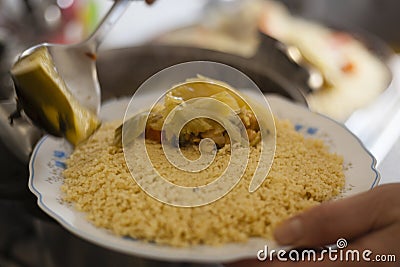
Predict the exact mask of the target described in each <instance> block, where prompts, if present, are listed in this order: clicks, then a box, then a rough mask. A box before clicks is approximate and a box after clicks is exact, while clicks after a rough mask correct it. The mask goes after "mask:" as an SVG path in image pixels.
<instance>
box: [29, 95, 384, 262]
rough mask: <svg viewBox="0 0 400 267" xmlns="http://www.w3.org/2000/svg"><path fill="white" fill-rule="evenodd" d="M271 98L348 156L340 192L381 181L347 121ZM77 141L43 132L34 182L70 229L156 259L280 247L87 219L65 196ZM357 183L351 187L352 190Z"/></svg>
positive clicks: (117, 110) (41, 200)
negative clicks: (190, 242) (134, 231)
mask: <svg viewBox="0 0 400 267" xmlns="http://www.w3.org/2000/svg"><path fill="white" fill-rule="evenodd" d="M269 102H270V105H271V108H272V110H273V112H274V114H275V116H277V117H279V118H285V119H289V120H290V121H291V122H292V123H293V124H294V125H295V127H296V130H298V131H299V132H301V133H302V134H304V135H305V136H306V137H316V138H321V139H323V140H325V141H326V142H327V143H328V144H329V146H330V147H331V151H332V152H336V153H338V154H340V155H343V156H344V161H345V162H344V164H345V166H348V168H346V170H345V177H346V187H345V190H344V191H343V193H342V194H341V196H340V197H347V196H351V195H354V194H356V193H359V192H363V191H366V190H369V189H371V188H372V187H374V186H375V185H377V184H378V181H379V174H378V172H377V171H376V169H375V163H376V161H375V159H374V157H373V156H372V155H371V154H370V153H369V152H368V151H367V150H366V149H365V148H364V146H363V145H362V144H361V142H360V141H359V140H358V139H357V138H356V137H355V136H354V135H353V134H352V133H350V132H349V131H348V130H347V129H346V128H344V126H342V125H340V124H338V123H336V122H334V121H332V120H330V119H328V118H326V117H324V116H321V115H318V114H315V113H312V112H310V111H309V110H307V109H306V108H304V107H301V106H298V105H296V104H293V103H291V102H288V101H287V100H284V99H282V98H280V97H276V96H271V97H269ZM126 104H127V102H126V101H125V100H124V101H114V102H112V103H108V104H107V105H105V106H103V107H102V116H103V119H104V120H110V119H113V118H121V117H122V115H123V112H124V110H125V105H126ZM71 152H72V147H71V146H70V145H69V144H68V143H67V142H66V141H65V140H64V139H58V138H54V137H50V136H45V137H43V138H42V139H41V140H40V141H39V143H38V144H37V146H36V148H35V150H34V152H33V155H32V158H31V161H30V179H29V188H30V190H31V191H32V192H33V193H34V194H35V195H36V196H37V197H38V205H39V206H40V208H42V209H43V210H44V211H45V212H46V213H47V214H49V215H50V216H51V217H53V218H54V219H55V220H57V221H58V222H59V223H60V224H61V225H62V226H64V227H65V228H66V229H68V230H69V231H70V232H72V233H74V234H76V235H78V236H79V237H81V238H84V239H86V240H89V241H91V242H93V243H96V244H98V245H100V246H103V247H106V248H110V249H113V250H117V251H120V252H124V253H128V254H132V255H136V256H141V257H147V258H151V259H158V260H167V261H186V262H188V261H189V262H213V263H214V262H227V261H234V260H238V259H243V258H249V257H253V258H254V257H255V256H256V253H257V251H258V250H260V249H263V248H264V245H268V248H269V249H273V248H277V246H276V244H275V243H274V242H273V241H271V240H263V239H260V238H253V239H250V240H249V242H247V243H231V244H227V245H223V246H220V247H211V246H204V245H202V246H194V247H188V248H175V247H170V246H165V245H163V246H162V245H157V244H153V243H145V242H141V241H138V240H134V239H131V238H123V237H118V236H115V235H113V234H111V233H110V232H109V231H107V230H104V229H100V228H97V227H95V226H93V225H92V224H90V223H89V222H88V221H86V220H85V214H83V213H81V212H78V211H77V210H75V209H74V208H73V207H72V205H71V204H68V203H65V202H63V201H62V193H61V191H60V186H61V185H62V183H63V176H62V171H63V169H64V168H65V163H64V162H65V159H66V158H67V157H68V155H69V154H70V153H71ZM350 189H351V190H350Z"/></svg>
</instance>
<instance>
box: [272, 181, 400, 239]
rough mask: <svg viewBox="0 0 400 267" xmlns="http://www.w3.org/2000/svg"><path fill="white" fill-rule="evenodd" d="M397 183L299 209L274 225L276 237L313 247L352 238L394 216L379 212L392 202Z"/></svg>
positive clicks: (381, 224)
mask: <svg viewBox="0 0 400 267" xmlns="http://www.w3.org/2000/svg"><path fill="white" fill-rule="evenodd" d="M399 190H400V186H399V185H397V186H393V185H391V186H379V187H377V188H375V189H373V190H371V191H369V192H366V193H362V194H359V195H356V196H353V197H350V198H346V199H342V200H337V201H332V202H327V203H324V204H321V205H319V206H317V207H315V208H312V209H310V210H308V211H306V212H304V213H301V214H299V215H297V216H295V217H293V218H291V219H289V220H288V221H285V222H284V223H283V224H281V225H280V226H278V227H277V229H276V230H275V233H274V235H275V239H276V241H277V242H278V243H280V244H281V245H291V246H295V247H307V246H308V247H315V246H323V245H326V244H332V243H334V242H336V240H337V239H338V238H339V237H341V238H346V239H347V240H351V239H354V238H357V237H359V236H361V235H363V234H364V233H366V232H368V231H371V230H374V229H377V228H382V227H384V226H386V225H389V224H391V223H392V222H393V220H394V219H395V218H392V217H391V216H387V215H385V216H383V215H382V214H381V213H382V212H384V211H387V210H390V207H389V205H393V199H389V198H390V196H393V195H397V194H398V192H400V191H399Z"/></svg>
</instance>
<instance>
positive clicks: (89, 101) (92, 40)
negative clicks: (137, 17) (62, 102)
mask: <svg viewBox="0 0 400 267" xmlns="http://www.w3.org/2000/svg"><path fill="white" fill-rule="evenodd" d="M132 1H133V0H115V1H114V4H113V6H112V7H111V9H110V10H109V11H108V13H107V14H106V15H105V17H104V18H103V20H102V21H101V23H100V24H99V26H98V28H97V29H96V30H95V32H94V33H93V34H92V35H91V36H90V37H89V38H88V39H87V40H85V41H83V42H82V43H78V44H72V45H61V44H49V43H42V44H39V45H36V46H34V47H31V48H29V49H27V50H25V51H24V52H23V53H22V54H21V55H20V58H22V57H25V56H28V55H30V54H31V53H33V52H34V51H35V50H37V49H40V48H42V47H46V48H47V50H48V51H49V53H50V55H51V56H52V60H53V63H54V65H55V67H56V69H57V72H58V73H59V74H60V76H61V77H62V79H63V80H64V81H65V83H66V85H67V87H68V89H69V90H70V92H71V93H72V94H73V95H74V97H75V98H76V99H77V100H78V101H79V102H80V104H81V105H82V106H84V107H86V108H88V109H89V110H91V111H93V112H94V113H95V114H97V113H98V112H99V110H100V104H101V93H100V86H99V82H98V78H97V71H96V52H97V49H98V47H99V45H100V44H101V42H102V41H103V40H104V38H105V36H106V35H107V33H108V32H109V30H110V29H111V28H112V27H113V26H114V24H115V23H116V21H117V20H118V19H119V18H120V17H121V16H122V14H123V13H124V11H126V9H127V8H128V7H129V5H130V3H131V2H132ZM146 2H147V3H148V4H151V2H152V1H147V0H146ZM0 104H1V105H0V119H1V120H0V128H1V129H2V131H1V134H0V137H1V139H2V140H7V142H5V143H6V145H7V146H8V147H9V149H10V151H12V152H13V153H14V154H15V155H16V156H17V157H18V158H19V159H20V160H22V161H24V162H26V161H27V160H28V159H29V156H30V152H31V151H32V147H33V145H34V144H35V143H36V141H37V140H38V138H39V137H40V136H41V134H42V133H41V131H40V130H39V129H38V128H36V127H34V126H33V125H32V124H31V123H29V122H28V121H27V120H26V119H24V118H21V119H18V120H14V123H13V125H10V124H9V122H8V119H7V117H8V115H10V113H12V111H13V109H15V102H14V101H10V102H4V103H0ZM31 119H32V118H31ZM44 130H46V129H44Z"/></svg>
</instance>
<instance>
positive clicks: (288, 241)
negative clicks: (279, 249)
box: [274, 216, 304, 246]
mask: <svg viewBox="0 0 400 267" xmlns="http://www.w3.org/2000/svg"><path fill="white" fill-rule="evenodd" d="M303 228H304V227H303V223H302V222H301V219H300V217H299V216H295V217H293V218H290V219H289V220H287V221H284V222H283V223H282V224H280V225H279V226H278V227H277V228H276V229H275V231H274V238H275V240H276V242H278V244H280V245H285V246H286V245H293V244H294V243H296V242H297V241H298V240H300V239H301V238H302V236H303V233H304V229H303Z"/></svg>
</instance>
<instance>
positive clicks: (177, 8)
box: [0, 0, 400, 267]
mask: <svg viewBox="0 0 400 267" xmlns="http://www.w3.org/2000/svg"><path fill="white" fill-rule="evenodd" d="M111 5H112V1H111V0H0V115H1V117H0V168H1V173H2V174H1V175H0V211H1V213H2V214H1V216H0V266H5V267H14V266H26V267H37V266H91V265H94V264H96V265H97V266H116V265H125V264H130V265H132V266H157V265H159V266H189V265H190V266H192V265H191V264H185V263H182V264H172V263H171V264H167V263H160V262H154V261H149V260H145V259H138V258H134V257H129V256H126V255H122V254H119V253H116V252H112V251H109V250H106V249H103V248H100V247H97V246H95V245H93V244H89V243H87V242H86V241H83V240H80V239H79V238H76V237H74V236H72V235H71V234H69V233H67V232H66V231H65V230H64V229H62V228H61V227H60V226H59V225H58V224H56V223H55V222H54V221H53V220H52V219H50V218H49V217H48V216H47V215H45V214H44V213H42V211H40V210H39V209H38V208H37V206H36V199H35V197H34V196H33V195H32V194H31V193H30V192H29V190H28V188H27V179H28V165H27V157H26V155H29V151H30V150H29V148H30V149H31V148H32V147H31V146H32V145H33V144H34V143H35V141H36V140H37V138H38V137H39V136H40V133H38V132H35V131H33V130H31V129H30V128H29V127H28V126H26V125H22V126H21V127H20V129H17V130H19V132H17V131H15V129H11V128H10V127H9V126H8V119H7V117H8V115H9V114H10V112H11V111H12V108H11V106H13V105H14V104H12V103H14V102H15V101H14V98H15V95H14V88H13V83H12V80H11V78H10V76H9V68H10V67H11V65H12V64H13V62H14V61H15V59H16V58H17V56H18V55H19V54H20V53H21V52H22V51H23V50H25V49H26V48H28V47H30V46H32V45H34V44H37V43H40V42H54V43H65V44H70V43H76V42H79V41H82V40H84V39H85V38H87V37H88V36H89V34H90V33H91V32H92V31H93V30H94V29H95V27H96V25H97V24H98V23H99V21H100V20H101V18H102V16H103V15H104V14H105V13H106V12H107V10H108V9H109V8H110V6H111ZM398 10H400V1H398V0H379V1H378V0H335V1H333V0H296V1H293V0H282V1H267V0H196V1H184V0H157V1H156V2H155V4H153V5H152V6H147V5H146V4H145V3H144V2H142V1H133V3H132V5H131V7H130V9H129V10H128V11H127V12H126V14H125V15H124V16H123V17H122V18H121V20H120V21H118V22H117V25H116V26H115V28H113V29H112V31H111V33H110V34H109V35H108V36H107V38H106V40H105V42H104V43H103V44H102V46H101V47H100V52H99V57H98V60H99V62H98V71H99V80H100V83H101V85H102V90H103V92H102V93H103V96H104V99H107V98H111V97H117V96H120V95H124V94H127V92H131V91H129V88H133V87H137V86H138V85H140V83H141V82H143V81H144V80H145V79H146V78H147V77H148V76H149V75H151V74H153V73H155V72H156V71H158V70H160V69H161V68H164V67H167V66H170V65H172V64H175V63H178V62H182V61H187V60H199V59H208V60H215V61H221V62H224V63H228V64H231V65H234V66H235V67H237V68H239V69H241V70H242V71H244V72H245V73H246V74H248V75H249V76H250V77H251V78H252V79H254V80H255V82H256V83H257V84H258V85H259V87H261V88H266V89H265V92H267V93H277V94H281V95H283V96H285V97H288V98H290V99H292V100H293V101H296V102H299V103H300V104H302V105H306V106H308V107H309V108H311V109H313V110H315V111H318V112H321V113H323V114H325V115H327V116H329V117H332V118H333V119H335V120H338V121H339V122H340V123H343V124H345V125H346V126H347V127H348V128H349V129H350V130H351V131H353V133H355V134H356V135H357V136H358V137H359V138H360V139H361V140H362V142H363V143H364V145H365V146H366V147H367V148H368V149H369V150H370V151H371V152H372V154H373V155H374V156H375V157H376V158H377V160H378V168H379V170H380V172H381V174H382V181H381V183H388V182H398V181H400V173H399V172H398V171H397V168H396V164H397V163H396V162H397V161H398V159H399V157H400V141H399V136H400V123H399V122H400V83H399V79H400V58H399V56H398V55H397V54H396V53H398V52H400V32H399V31H398V25H400V16H399V15H398ZM271 38H272V39H271ZM281 44H283V45H281ZM117 88H118V89H117ZM119 88H120V89H119ZM118 90H120V91H118ZM10 103H11V104H10ZM10 132H11V133H12V134H11V135H14V140H11V139H10V137H9V136H10ZM13 133H15V134H13ZM16 144H19V145H20V146H22V145H24V146H25V148H26V147H28V151H27V152H26V153H25V154H24V155H21V151H20V150H21V149H19V148H17V145H16Z"/></svg>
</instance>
